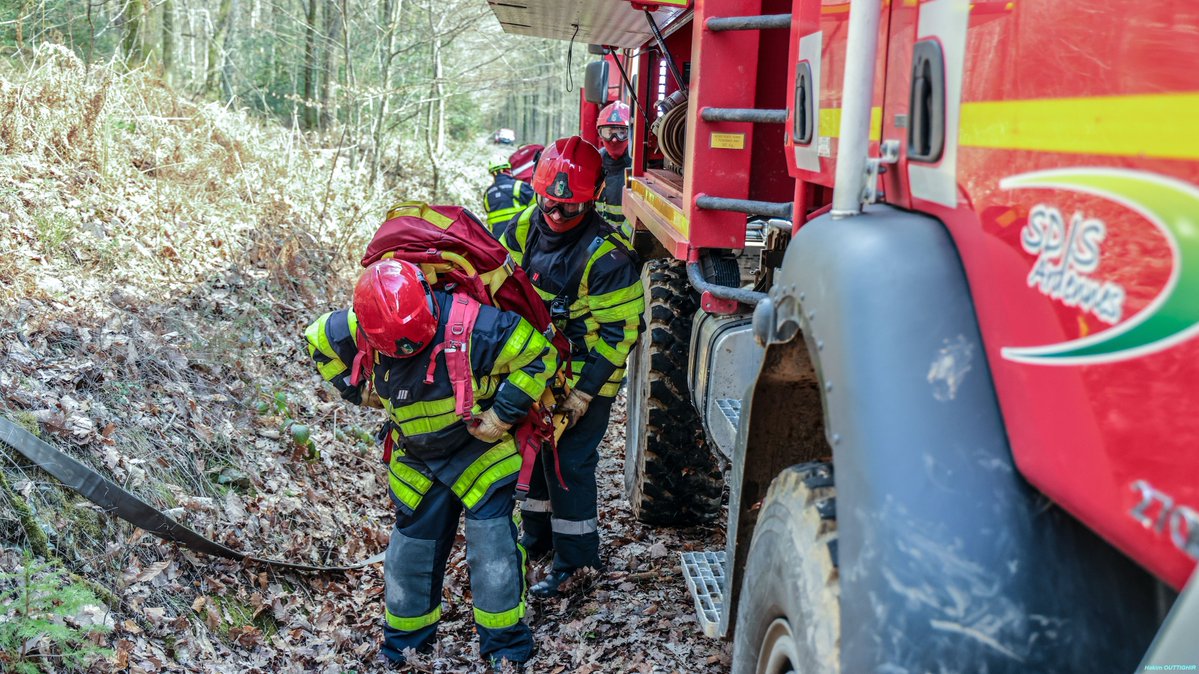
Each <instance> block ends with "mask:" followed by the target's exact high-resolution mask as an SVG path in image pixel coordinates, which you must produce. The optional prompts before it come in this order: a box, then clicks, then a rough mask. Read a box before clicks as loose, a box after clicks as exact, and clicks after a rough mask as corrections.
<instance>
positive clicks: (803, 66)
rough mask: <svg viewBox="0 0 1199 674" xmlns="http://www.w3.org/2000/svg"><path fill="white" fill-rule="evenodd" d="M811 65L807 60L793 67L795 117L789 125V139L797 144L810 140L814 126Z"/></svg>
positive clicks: (808, 142)
mask: <svg viewBox="0 0 1199 674" xmlns="http://www.w3.org/2000/svg"><path fill="white" fill-rule="evenodd" d="M814 95H815V94H814V92H813V91H812V65H811V64H810V63H808V62H807V61H804V62H803V63H800V64H799V65H798V66H797V67H796V68H795V119H794V122H793V123H792V126H791V140H792V141H794V142H795V143H797V144H799V145H808V144H810V143H811V142H812V132H813V130H814V128H815V126H816V124H815V120H814V119H812V117H813V115H812V107H813V106H812V102H813V101H812V97H813V96H814Z"/></svg>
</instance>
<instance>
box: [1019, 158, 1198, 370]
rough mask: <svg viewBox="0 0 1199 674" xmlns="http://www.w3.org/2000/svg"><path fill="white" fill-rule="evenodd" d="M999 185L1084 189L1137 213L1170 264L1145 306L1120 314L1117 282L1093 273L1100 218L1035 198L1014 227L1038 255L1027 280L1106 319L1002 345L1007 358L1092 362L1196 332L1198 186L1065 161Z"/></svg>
mask: <svg viewBox="0 0 1199 674" xmlns="http://www.w3.org/2000/svg"><path fill="white" fill-rule="evenodd" d="M999 186H1000V187H1001V188H1003V189H1021V188H1034V187H1035V188H1050V189H1058V190H1067V191H1071V192H1080V193H1083V194H1091V195H1094V196H1097V197H1100V198H1103V199H1107V200H1109V201H1113V202H1115V203H1118V204H1120V205H1122V206H1125V207H1126V208H1128V209H1130V210H1133V211H1135V212H1137V213H1138V214H1140V215H1141V216H1143V217H1144V218H1145V219H1146V220H1148V221H1149V222H1150V223H1152V224H1153V226H1154V227H1156V228H1157V230H1158V231H1159V232H1161V233H1162V235H1163V236H1164V237H1165V239H1166V242H1167V243H1168V244H1169V246H1170V254H1171V257H1172V261H1173V266H1172V268H1171V270H1170V277H1169V278H1168V279H1166V283H1165V285H1164V286H1163V287H1162V289H1161V291H1160V292H1159V293H1158V294H1157V297H1154V298H1153V301H1152V302H1150V303H1149V304H1148V305H1147V306H1146V307H1145V308H1143V309H1141V310H1140V311H1138V312H1137V313H1136V314H1135V315H1133V316H1132V317H1130V318H1129V319H1128V320H1126V321H1124V322H1122V323H1121V322H1120V321H1121V319H1122V318H1123V313H1124V299H1125V292H1124V288H1123V287H1122V286H1120V285H1119V284H1117V283H1112V282H1110V281H1104V280H1101V279H1095V278H1092V277H1091V276H1090V275H1089V274H1090V273H1091V272H1093V271H1095V269H1096V268H1097V267H1098V266H1099V259H1100V256H1101V248H1100V247H1101V244H1102V243H1103V240H1104V238H1105V237H1106V236H1107V227H1106V225H1105V224H1104V223H1103V221H1102V220H1097V219H1088V218H1086V217H1085V216H1084V215H1083V214H1081V213H1076V214H1074V215H1073V216H1072V217H1071V218H1070V222H1069V224H1067V223H1066V221H1065V218H1064V217H1063V216H1062V213H1061V211H1059V210H1058V209H1056V208H1053V207H1052V206H1046V205H1038V206H1036V207H1034V208H1033V210H1032V213H1030V214H1029V219H1028V224H1027V225H1025V227H1024V229H1023V230H1022V231H1021V232H1020V245H1021V247H1022V248H1024V250H1025V251H1027V252H1028V253H1031V254H1033V255H1036V256H1037V260H1036V262H1035V263H1034V264H1033V267H1032V269H1031V270H1030V272H1029V275H1028V285H1029V286H1030V287H1033V288H1037V289H1038V290H1039V291H1040V292H1042V293H1043V294H1045V295H1048V296H1049V297H1052V298H1053V299H1056V300H1058V301H1060V302H1062V303H1063V304H1066V305H1067V306H1074V307H1079V308H1080V309H1082V310H1083V311H1087V312H1089V313H1092V314H1094V315H1095V316H1096V317H1098V318H1099V319H1100V320H1102V321H1104V322H1106V323H1109V324H1111V325H1112V326H1113V327H1111V328H1109V329H1107V330H1104V331H1102V332H1100V333H1097V334H1095V335H1090V336H1087V337H1082V338H1079V339H1073V340H1069V341H1065V342H1059V343H1057V344H1046V345H1043V346H1022V347H1014V346H1009V347H1004V348H1003V349H1002V353H1003V357H1004V358H1007V359H1008V360H1013V361H1018V362H1024V363H1036V364H1040V365H1094V364H1098V363H1111V362H1116V361H1121V360H1127V359H1129V358H1138V357H1140V356H1144V355H1147V354H1150V353H1155V352H1157V351H1162V350H1164V349H1168V348H1170V347H1172V346H1174V345H1176V344H1179V343H1181V342H1183V341H1186V340H1188V339H1191V338H1192V337H1195V336H1196V334H1199V188H1196V187H1195V186H1194V185H1191V184H1190V183H1186V182H1183V181H1181V180H1176V179H1174V178H1168V177H1166V176H1162V175H1158V174H1155V173H1147V172H1144V171H1127V170H1121V169H1110V168H1071V169H1059V170H1052V171H1036V172H1033V173H1024V174H1021V175H1017V176H1012V177H1010V178H1005V179H1003V180H1001V181H1000V183H999Z"/></svg>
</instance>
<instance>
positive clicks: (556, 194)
mask: <svg viewBox="0 0 1199 674" xmlns="http://www.w3.org/2000/svg"><path fill="white" fill-rule="evenodd" d="M603 178H604V168H603V162H602V161H601V160H600V155H599V151H598V150H596V149H595V146H593V145H592V144H591V143H588V142H587V141H585V140H583V139H582V138H580V137H579V136H571V137H570V138H560V139H558V140H556V141H554V144H553V145H551V146H549V147H547V148H546V149H545V152H543V153H542V154H541V159H540V160H539V161H538V162H537V170H536V171H535V172H534V173H533V191H534V192H536V193H537V194H539V195H541V196H542V197H545V198H547V199H550V200H552V201H554V202H557V203H563V204H582V203H587V202H589V201H595V198H596V196H597V195H598V194H599V188H600V185H601V184H602V182H603Z"/></svg>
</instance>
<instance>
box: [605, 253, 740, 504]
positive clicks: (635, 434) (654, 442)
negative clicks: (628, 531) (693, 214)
mask: <svg viewBox="0 0 1199 674" xmlns="http://www.w3.org/2000/svg"><path fill="white" fill-rule="evenodd" d="M642 280H643V282H644V284H645V290H646V314H647V315H646V331H645V334H644V335H643V336H642V338H641V339H642V340H643V341H642V343H641V344H639V345H638V347H637V348H638V349H639V353H638V358H637V359H636V360H637V363H636V369H635V370H631V371H630V372H629V376H630V378H632V377H637V378H638V380H637V382H636V386H631V387H630V393H631V398H630V400H629V405H630V406H633V405H639V406H640V407H639V408H638V410H637V413H636V414H633V413H631V414H630V415H629V419H630V424H631V425H632V424H633V423H635V422H639V423H636V426H637V427H636V428H629V433H628V436H627V440H628V442H629V447H628V451H627V452H626V460H628V461H633V460H635V461H636V467H637V470H636V473H635V475H632V476H631V477H632V480H631V484H629V485H628V486H629V492H630V493H629V502H630V503H631V504H632V506H633V511H634V513H635V514H636V515H637V518H638V519H639V520H641V521H642V522H645V523H647V524H654V525H665V526H680V525H689V524H696V523H700V522H708V521H711V520H713V519H715V517H716V516H717V515H718V514H719V513H720V504H721V495H722V491H723V479H722V477H721V473H720V465H719V463H718V462H717V460H716V457H715V456H714V454H713V453H712V451H711V449H710V448H709V446H708V441H707V436H706V435H705V433H704V430H703V425H702V424H701V422H700V418H699V415H698V414H697V413H696V411H695V407H694V406H693V405H692V404H691V399H690V395H689V393H688V384H687V364H688V358H689V355H690V354H689V351H690V348H691V323H692V317H693V316H694V315H695V312H696V308H697V298H696V297H695V295H694V293H693V292H692V291H691V288H690V285H689V283H688V281H687V271H686V266H685V263H683V262H680V261H678V260H673V259H659V260H651V261H649V262H648V263H647V264H646V266H645V270H644V271H643V272H642ZM647 365H648V367H647ZM633 397H636V398H639V400H635V399H632V398H633ZM634 420H635V421H634Z"/></svg>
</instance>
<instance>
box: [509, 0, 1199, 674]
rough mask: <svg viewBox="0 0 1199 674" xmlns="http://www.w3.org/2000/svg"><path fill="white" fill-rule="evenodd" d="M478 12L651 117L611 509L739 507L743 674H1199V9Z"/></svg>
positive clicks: (716, 591)
mask: <svg viewBox="0 0 1199 674" xmlns="http://www.w3.org/2000/svg"><path fill="white" fill-rule="evenodd" d="M489 2H490V4H491V6H492V8H493V10H494V12H495V15H496V16H497V18H498V19H499V21H500V23H501V24H503V26H504V28H505V29H506V30H508V31H510V32H514V33H521V34H529V35H538V36H543V37H557V38H561V39H564V40H567V39H576V40H579V41H586V42H587V43H589V44H591V45H593V49H594V51H596V52H597V53H603V54H605V56H604V59H603V61H602V62H599V61H597V62H596V64H595V65H593V66H589V72H588V87H587V99H588V100H587V102H586V103H585V104H584V105H583V106H582V115H581V117H582V119H581V124H582V129H583V131H584V132H586V131H589V130H590V129H591V128H592V127H593V125H594V114H595V110H596V106H598V105H602V104H604V103H606V102H608V101H609V100H612V99H614V98H617V97H620V98H623V99H624V100H626V101H627V102H628V103H629V104H630V105H631V106H632V108H633V110H634V120H635V121H634V125H633V133H632V139H633V141H632V143H631V147H632V148H633V160H634V161H633V167H632V169H631V173H630V175H628V177H627V181H626V185H627V187H626V189H625V192H624V211H625V214H626V215H627V216H628V217H629V219H630V220H631V221H632V222H633V223H634V224H635V226H636V235H635V245H636V247H637V248H638V250H639V251H640V252H641V253H642V256H643V257H644V258H646V259H647V260H648V261H647V263H646V265H645V269H644V281H645V284H646V290H647V297H648V298H649V301H648V305H649V306H648V307H647V310H646V316H645V317H646V321H647V324H648V329H647V332H646V333H645V336H644V337H643V338H642V342H641V344H640V345H639V346H638V348H637V350H636V353H635V354H634V364H633V367H632V368H631V369H630V376H629V408H630V409H629V415H628V417H629V420H630V421H629V428H628V449H627V455H626V459H627V460H626V486H627V488H628V497H629V500H630V502H631V503H632V505H633V507H634V509H635V510H636V511H637V512H638V514H639V516H640V517H641V518H642V519H643V520H645V521H647V522H651V523H661V524H685V523H689V522H695V521H701V520H705V519H708V520H710V519H712V518H714V517H716V516H717V515H718V514H719V513H720V512H721V510H720V508H721V505H722V490H723V489H724V488H725V487H727V504H728V527H727V533H728V538H727V548H726V550H725V551H722V552H711V553H688V554H686V555H684V556H683V567H684V572H685V573H686V575H687V581H688V583H689V585H690V586H691V587H692V590H693V594H694V595H695V598H696V603H697V608H698V609H699V616H700V622H701V624H702V625H703V626H704V628H705V629H706V630H708V631H709V633H710V634H712V635H714V636H717V635H718V636H721V637H724V638H732V639H733V642H734V647H733V660H734V663H733V671H734V672H737V673H743V672H759V673H769V674H776V673H781V672H837V671H840V672H846V673H852V674H859V673H865V672H889V673H899V672H989V673H994V672H1129V671H1133V670H1134V669H1135V668H1136V667H1137V665H1138V663H1141V665H1142V667H1143V669H1142V670H1138V671H1149V670H1153V669H1168V668H1173V669H1180V670H1181V669H1190V670H1195V669H1197V668H1199V643H1197V642H1199V639H1196V638H1195V637H1196V636H1197V635H1199V590H1195V589H1193V588H1192V589H1185V588H1186V587H1187V581H1188V578H1189V577H1190V576H1191V574H1192V572H1193V570H1194V568H1195V562H1196V559H1199V449H1197V448H1196V445H1197V443H1199V413H1197V412H1196V411H1195V408H1196V406H1197V405H1199V384H1197V382H1199V340H1197V339H1195V337H1196V335H1197V334H1199V134H1196V133H1195V132H1194V131H1193V130H1192V129H1191V128H1190V125H1191V124H1192V123H1193V122H1194V121H1195V120H1199V35H1197V33H1199V3H1196V2H1194V0H1106V1H1105V2H1097V1H1096V0H853V1H852V2H849V1H848V0H694V1H688V0H633V1H632V2H629V0H589V1H588V2H579V3H565V2H557V1H555V0H512V1H511V2H508V1H507V0H505V1H504V2H500V1H499V0H489ZM1188 256H1189V257H1188ZM747 259H752V260H753V262H754V263H753V264H752V265H751V266H752V267H754V268H756V269H755V272H754V273H753V274H752V275H750V276H747V275H746V274H744V273H743V271H742V270H743V267H744V266H745V265H744V262H745V260H747ZM1191 585H1192V586H1194V585H1196V583H1192V584H1191ZM1180 592H1181V594H1179V593H1180ZM1155 635H1156V639H1155Z"/></svg>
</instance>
